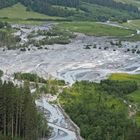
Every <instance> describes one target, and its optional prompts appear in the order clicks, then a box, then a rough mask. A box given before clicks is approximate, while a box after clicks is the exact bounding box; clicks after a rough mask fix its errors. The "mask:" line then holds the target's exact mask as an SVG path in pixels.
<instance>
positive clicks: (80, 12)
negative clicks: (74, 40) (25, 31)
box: [0, 0, 140, 21]
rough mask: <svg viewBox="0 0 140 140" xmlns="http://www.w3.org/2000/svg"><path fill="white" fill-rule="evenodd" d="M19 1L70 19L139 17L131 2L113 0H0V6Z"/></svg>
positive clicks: (30, 8)
mask: <svg viewBox="0 0 140 140" xmlns="http://www.w3.org/2000/svg"><path fill="white" fill-rule="evenodd" d="M17 2H21V3H22V4H23V5H25V6H26V7H27V10H28V11H30V10H33V11H36V12H40V13H44V14H47V15H49V16H61V17H65V18H67V19H70V20H94V21H106V20H117V21H118V20H119V21H126V20H127V19H137V18H140V11H139V10H138V8H137V7H136V6H133V5H131V4H126V3H121V2H116V1H115V0H7V1H5V0H0V8H4V7H8V6H10V5H13V4H15V3H17Z"/></svg>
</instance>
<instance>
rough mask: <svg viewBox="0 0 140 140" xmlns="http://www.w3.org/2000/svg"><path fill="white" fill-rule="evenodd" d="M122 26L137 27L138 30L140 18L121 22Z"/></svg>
mask: <svg viewBox="0 0 140 140" xmlns="http://www.w3.org/2000/svg"><path fill="white" fill-rule="evenodd" d="M123 26H126V27H128V28H130V29H139V30H140V20H130V21H128V22H126V23H123Z"/></svg>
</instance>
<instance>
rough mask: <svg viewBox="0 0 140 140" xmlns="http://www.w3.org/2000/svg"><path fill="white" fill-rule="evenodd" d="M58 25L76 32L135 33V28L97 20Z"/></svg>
mask: <svg viewBox="0 0 140 140" xmlns="http://www.w3.org/2000/svg"><path fill="white" fill-rule="evenodd" d="M58 26H59V27H62V28H66V29H69V30H71V31H74V32H80V33H84V34H87V35H95V36H128V35H131V34H133V33H135V31H134V30H127V29H122V28H118V27H112V26H108V25H103V24H100V23H96V22H63V23H60V24H59V25H58Z"/></svg>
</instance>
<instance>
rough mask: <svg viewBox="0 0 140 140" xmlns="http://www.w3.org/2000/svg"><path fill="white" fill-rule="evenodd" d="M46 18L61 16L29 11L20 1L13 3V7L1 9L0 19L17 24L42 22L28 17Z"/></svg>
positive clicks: (52, 18) (53, 18)
mask: <svg viewBox="0 0 140 140" xmlns="http://www.w3.org/2000/svg"><path fill="white" fill-rule="evenodd" d="M31 18H32V19H46V20H49V19H50V20H57V19H62V18H61V17H51V16H47V15H44V14H40V13H37V12H33V11H27V10H26V7H25V6H24V5H22V4H20V3H18V4H16V5H13V6H12V7H8V8H3V9H1V10H0V20H1V21H7V22H10V23H17V24H40V23H42V22H41V21H37V20H35V21H32V20H27V19H31Z"/></svg>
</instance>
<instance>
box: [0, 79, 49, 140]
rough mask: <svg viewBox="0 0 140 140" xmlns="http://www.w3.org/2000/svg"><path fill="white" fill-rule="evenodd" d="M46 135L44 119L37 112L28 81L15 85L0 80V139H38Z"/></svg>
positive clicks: (46, 127)
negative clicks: (18, 85)
mask: <svg viewBox="0 0 140 140" xmlns="http://www.w3.org/2000/svg"><path fill="white" fill-rule="evenodd" d="M48 135H49V129H48V126H47V122H46V119H45V118H44V117H43V115H41V114H40V113H39V112H38V110H37V108H36V105H35V101H34V99H33V97H32V95H31V93H30V90H29V85H28V83H25V84H24V87H17V86H14V85H13V83H12V82H2V81H0V139H1V140H11V139H15V140H38V138H42V137H47V136H48Z"/></svg>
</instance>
